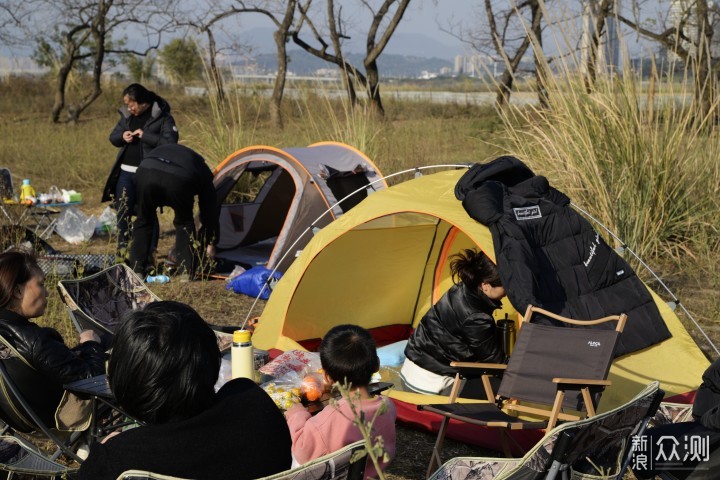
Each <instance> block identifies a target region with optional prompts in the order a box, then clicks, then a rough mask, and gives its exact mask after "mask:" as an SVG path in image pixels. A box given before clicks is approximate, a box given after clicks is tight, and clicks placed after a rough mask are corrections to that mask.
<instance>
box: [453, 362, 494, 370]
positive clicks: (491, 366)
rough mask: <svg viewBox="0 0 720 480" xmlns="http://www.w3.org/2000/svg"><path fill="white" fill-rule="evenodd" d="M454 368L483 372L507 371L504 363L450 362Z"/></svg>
mask: <svg viewBox="0 0 720 480" xmlns="http://www.w3.org/2000/svg"><path fill="white" fill-rule="evenodd" d="M450 366H451V367H453V368H477V369H482V370H505V369H506V368H507V365H505V364H504V363H476V362H450Z"/></svg>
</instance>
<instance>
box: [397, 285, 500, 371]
mask: <svg viewBox="0 0 720 480" xmlns="http://www.w3.org/2000/svg"><path fill="white" fill-rule="evenodd" d="M500 306H501V304H500V302H494V301H493V300H491V299H489V298H488V297H487V296H485V295H484V294H483V293H482V292H477V293H473V292H470V291H469V289H468V288H467V287H466V286H465V285H463V284H462V283H460V284H457V285H453V286H452V287H451V288H450V290H448V291H447V292H446V293H445V295H443V296H442V297H441V298H440V300H439V301H438V302H437V303H436V304H435V305H433V307H432V308H430V310H428V312H427V313H426V314H425V316H424V317H423V318H422V320H420V323H419V324H418V326H417V328H416V329H415V331H414V332H413V334H412V335H411V336H410V339H409V340H408V344H407V347H405V356H406V357H407V358H409V359H410V360H412V361H413V363H415V364H416V365H418V366H420V367H422V368H424V369H425V370H429V371H431V372H433V373H436V374H438V375H445V376H453V375H455V373H456V371H455V369H453V368H451V367H450V362H453V361H457V362H486V363H499V362H501V361H502V360H503V353H502V348H501V346H500V341H499V339H498V336H497V333H496V332H497V329H496V327H495V320H494V319H493V317H492V312H493V311H494V310H496V309H498V308H500Z"/></svg>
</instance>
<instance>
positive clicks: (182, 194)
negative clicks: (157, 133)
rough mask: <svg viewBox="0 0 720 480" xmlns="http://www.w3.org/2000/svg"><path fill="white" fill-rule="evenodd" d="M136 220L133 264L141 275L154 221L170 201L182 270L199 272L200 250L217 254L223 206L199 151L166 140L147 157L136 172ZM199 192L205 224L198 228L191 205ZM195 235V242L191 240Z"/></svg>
mask: <svg viewBox="0 0 720 480" xmlns="http://www.w3.org/2000/svg"><path fill="white" fill-rule="evenodd" d="M135 186H136V188H137V195H136V198H137V219H136V220H135V224H134V226H133V231H134V237H135V238H134V240H133V243H132V246H131V248H130V266H131V267H132V268H133V269H134V270H135V271H136V272H138V273H140V274H141V275H144V274H145V273H146V267H147V263H146V260H147V258H148V254H149V253H150V248H151V242H152V229H153V224H154V223H155V222H157V213H156V210H157V208H158V207H163V206H168V207H171V208H172V209H173V211H174V212H175V219H174V220H173V224H174V225H175V250H176V253H177V265H178V272H179V273H182V272H183V271H186V272H188V273H190V274H192V273H194V272H195V267H196V266H197V263H198V262H197V257H198V256H199V255H196V254H198V253H202V252H203V249H204V250H205V252H206V253H207V255H208V257H211V258H212V257H214V256H215V247H214V245H215V244H216V243H217V239H218V216H219V215H220V209H219V206H218V202H217V195H216V193H215V187H214V185H213V173H212V171H211V170H210V168H209V167H208V166H207V164H205V160H204V159H203V157H201V156H200V155H199V154H198V153H197V152H195V151H193V150H191V149H190V148H188V147H185V146H183V145H177V144H172V145H162V146H160V147H157V148H155V149H154V150H152V151H151V152H150V153H148V154H147V155H146V156H145V159H144V160H143V161H142V163H141V164H140V167H139V168H138V170H137V173H136V174H135ZM195 195H197V196H198V202H199V206H200V221H201V224H202V226H201V228H200V230H199V232H196V231H195V220H194V218H193V204H194V202H195ZM193 240H195V242H197V245H193Z"/></svg>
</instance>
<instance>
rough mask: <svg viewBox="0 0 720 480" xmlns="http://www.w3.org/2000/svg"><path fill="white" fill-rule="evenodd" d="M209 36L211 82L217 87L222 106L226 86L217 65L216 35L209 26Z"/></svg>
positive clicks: (218, 100) (220, 105)
mask: <svg viewBox="0 0 720 480" xmlns="http://www.w3.org/2000/svg"><path fill="white" fill-rule="evenodd" d="M206 33H207V37H208V55H209V56H210V82H211V83H212V86H213V88H214V89H215V95H216V97H217V102H218V106H219V107H222V105H223V104H224V102H225V87H224V85H223V79H222V74H221V73H220V70H219V69H218V66H217V46H216V45H215V35H213V32H212V30H211V29H210V28H209V27H208V29H207V30H206Z"/></svg>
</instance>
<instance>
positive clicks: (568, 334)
mask: <svg viewBox="0 0 720 480" xmlns="http://www.w3.org/2000/svg"><path fill="white" fill-rule="evenodd" d="M535 312H539V313H542V314H543V315H548V316H552V318H553V319H554V320H557V321H563V322H568V323H582V324H583V325H593V324H600V323H604V322H610V321H617V322H618V327H617V328H616V329H615V330H604V329H599V328H569V327H559V326H553V325H540V324H535V323H532V322H531V320H532V313H535ZM525 317H526V318H525V321H524V323H523V325H522V328H521V329H520V333H519V334H518V337H517V341H516V342H515V346H514V348H513V353H512V355H511V356H510V361H509V362H508V367H507V370H505V372H504V373H503V378H502V382H501V384H500V388H499V389H498V395H499V396H500V397H504V398H514V399H518V400H524V401H527V402H533V403H540V404H545V405H548V404H552V403H553V402H554V400H555V397H556V394H557V388H556V384H555V383H553V382H552V381H551V380H552V379H553V378H572V379H587V380H605V379H607V376H608V372H609V371H610V365H611V363H612V359H613V352H614V351H615V345H616V344H617V340H618V338H619V336H620V332H621V331H622V328H623V326H624V323H625V318H626V317H625V316H624V315H619V316H613V317H605V318H603V319H599V320H593V321H573V320H570V319H565V318H563V317H560V316H558V315H554V314H551V313H550V312H547V311H545V310H542V309H539V308H537V307H533V306H530V307H528V314H526V316H525ZM563 406H564V407H565V408H569V409H572V410H576V411H583V410H585V409H586V405H585V402H584V401H583V397H582V394H581V392H580V389H579V388H578V389H575V390H573V389H572V388H569V389H568V390H566V392H565V398H564V400H563Z"/></svg>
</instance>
